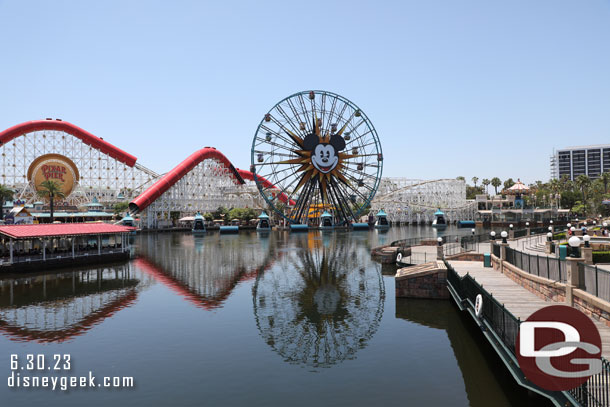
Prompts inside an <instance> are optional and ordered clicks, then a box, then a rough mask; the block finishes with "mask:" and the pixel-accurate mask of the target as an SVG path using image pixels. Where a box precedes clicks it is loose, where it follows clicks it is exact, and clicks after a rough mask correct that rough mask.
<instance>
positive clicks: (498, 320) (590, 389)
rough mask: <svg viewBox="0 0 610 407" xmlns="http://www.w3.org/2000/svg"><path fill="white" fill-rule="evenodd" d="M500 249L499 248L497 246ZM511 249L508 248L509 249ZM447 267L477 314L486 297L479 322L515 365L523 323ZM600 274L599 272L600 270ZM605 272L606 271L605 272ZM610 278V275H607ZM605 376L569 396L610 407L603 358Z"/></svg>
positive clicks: (609, 377) (608, 367)
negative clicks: (477, 305) (477, 306)
mask: <svg viewBox="0 0 610 407" xmlns="http://www.w3.org/2000/svg"><path fill="white" fill-rule="evenodd" d="M497 247H498V248H499V246H497ZM507 249H508V248H507ZM445 264H446V266H447V282H448V284H449V286H450V287H451V288H452V289H453V291H454V292H455V293H456V294H457V295H458V296H459V297H460V299H461V300H462V301H467V302H468V305H469V306H470V307H471V308H472V309H473V310H474V304H475V301H476V297H477V295H479V294H481V296H482V297H483V310H482V312H481V316H480V318H482V319H484V320H485V321H486V322H487V324H488V325H489V326H490V327H491V329H493V331H494V333H495V334H496V336H497V337H498V338H500V340H501V341H502V343H503V344H504V346H505V347H506V348H507V349H508V350H509V351H510V352H511V354H512V355H511V356H512V358H513V360H514V361H515V362H516V349H515V347H516V343H517V335H518V333H519V327H520V325H521V320H520V319H519V318H517V317H515V316H514V315H513V314H512V313H511V312H510V311H509V310H508V309H506V308H505V307H504V305H503V304H500V303H499V302H498V301H497V300H496V299H495V298H494V297H493V296H492V295H491V294H490V293H489V292H487V291H486V290H485V289H484V288H483V287H482V286H481V285H480V284H479V283H477V281H476V280H475V279H474V278H472V277H471V276H470V275H469V274H467V275H465V276H463V277H460V275H458V273H457V272H456V271H455V270H454V269H453V267H451V265H450V264H449V263H447V262H445ZM597 271H599V270H597ZM604 271H605V270H604ZM608 274H609V275H610V273H608ZM601 361H602V372H601V373H599V374H596V375H594V376H591V377H590V378H589V380H587V382H586V383H584V384H583V385H582V386H580V387H577V388H574V389H571V390H569V391H568V392H567V393H569V394H570V396H571V397H572V398H573V399H574V401H576V402H577V403H578V404H579V405H581V406H587V407H590V406H598V407H610V362H608V360H606V359H604V358H603V357H602V358H601Z"/></svg>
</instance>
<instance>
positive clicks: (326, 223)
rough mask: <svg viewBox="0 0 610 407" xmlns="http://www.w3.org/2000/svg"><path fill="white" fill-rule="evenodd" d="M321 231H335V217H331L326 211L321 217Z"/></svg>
mask: <svg viewBox="0 0 610 407" xmlns="http://www.w3.org/2000/svg"><path fill="white" fill-rule="evenodd" d="M320 229H322V230H330V229H333V215H331V214H330V213H328V212H327V211H324V213H323V214H322V215H321V216H320Z"/></svg>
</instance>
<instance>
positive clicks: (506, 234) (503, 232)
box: [500, 230, 508, 244]
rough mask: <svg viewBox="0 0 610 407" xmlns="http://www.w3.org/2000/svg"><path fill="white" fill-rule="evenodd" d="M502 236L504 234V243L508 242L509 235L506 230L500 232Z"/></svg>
mask: <svg viewBox="0 0 610 407" xmlns="http://www.w3.org/2000/svg"><path fill="white" fill-rule="evenodd" d="M500 236H502V243H504V244H507V243H508V242H507V241H506V238H507V237H508V233H507V232H506V230H503V231H502V233H500Z"/></svg>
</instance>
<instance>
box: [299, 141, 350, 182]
mask: <svg viewBox="0 0 610 407" xmlns="http://www.w3.org/2000/svg"><path fill="white" fill-rule="evenodd" d="M303 144H304V146H305V149H306V150H309V151H311V163H312V164H313V166H314V167H315V168H316V169H317V170H318V171H320V172H321V173H323V174H328V173H329V172H331V171H332V170H334V169H335V168H336V167H337V164H339V155H338V152H339V151H341V150H343V149H344V148H345V140H343V137H341V136H339V135H336V134H333V135H332V136H331V137H330V143H323V142H321V141H320V138H319V137H318V136H317V135H316V134H314V133H310V134H308V135H307V136H306V137H305V139H304V140H303Z"/></svg>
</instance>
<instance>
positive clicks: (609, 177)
mask: <svg viewBox="0 0 610 407" xmlns="http://www.w3.org/2000/svg"><path fill="white" fill-rule="evenodd" d="M600 179H601V180H602V182H603V183H604V194H607V193H608V183H610V172H604V173H603V174H602V175H601V177H600Z"/></svg>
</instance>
